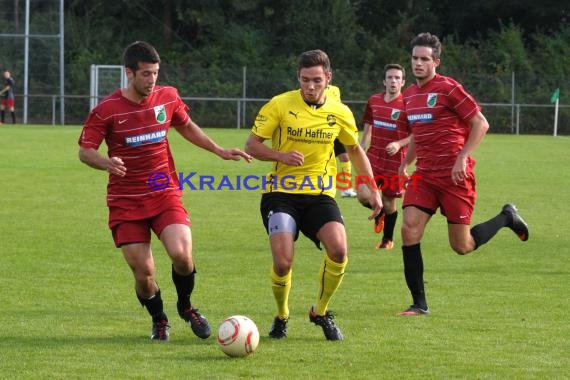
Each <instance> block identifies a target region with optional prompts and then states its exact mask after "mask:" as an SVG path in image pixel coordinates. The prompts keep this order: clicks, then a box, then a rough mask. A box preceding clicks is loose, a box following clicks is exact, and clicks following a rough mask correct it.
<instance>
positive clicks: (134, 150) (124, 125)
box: [79, 41, 251, 341]
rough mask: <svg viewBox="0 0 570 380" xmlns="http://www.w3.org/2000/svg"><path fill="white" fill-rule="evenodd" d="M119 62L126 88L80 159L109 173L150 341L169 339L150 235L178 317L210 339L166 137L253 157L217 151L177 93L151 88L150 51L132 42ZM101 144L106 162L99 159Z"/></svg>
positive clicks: (87, 139)
mask: <svg viewBox="0 0 570 380" xmlns="http://www.w3.org/2000/svg"><path fill="white" fill-rule="evenodd" d="M123 60H124V65H125V68H126V74H127V77H128V80H129V85H128V87H127V88H125V89H119V90H117V91H115V92H114V93H113V94H111V95H109V96H108V97H107V98H105V99H104V100H102V101H101V102H100V103H99V104H98V105H97V106H96V107H95V108H94V109H93V110H92V111H91V113H90V114H89V116H88V118H87V121H86V122H85V125H84V127H83V131H82V132H81V137H80V138H79V146H80V147H79V159H80V160H81V161H82V162H84V163H85V164H87V165H89V166H91V167H93V168H95V169H99V170H106V171H108V172H109V183H108V186H107V206H108V207H109V227H110V229H111V231H112V235H113V239H114V241H115V245H116V246H117V247H120V248H121V250H122V252H123V256H124V258H125V260H126V262H127V264H128V265H129V267H130V268H131V270H132V271H133V275H134V278H135V291H136V295H137V297H138V299H139V301H140V303H141V304H142V305H143V306H144V307H146V309H147V310H148V312H149V314H150V315H151V316H152V323H153V324H152V334H151V339H154V340H162V341H167V340H168V338H169V332H168V329H169V325H168V317H167V316H166V314H165V313H164V310H163V302H162V297H161V294H160V289H159V287H158V284H157V283H156V279H155V265H154V259H153V255H152V251H151V247H150V240H151V230H152V231H153V232H154V233H155V234H156V235H157V236H158V237H159V239H160V240H161V241H162V243H163V245H164V247H165V248H166V252H167V253H168V255H169V256H170V259H171V261H172V280H173V282H174V285H175V287H176V292H177V295H178V302H177V310H178V313H179V315H180V317H181V318H182V319H184V320H185V321H187V322H188V323H189V325H190V327H191V328H192V331H193V332H194V333H195V334H196V335H197V336H199V337H200V338H202V339H206V338H208V337H209V336H210V333H211V331H210V326H209V324H208V321H207V320H206V318H204V316H202V315H201V314H200V313H199V312H198V310H197V309H196V308H195V307H193V305H192V303H191V302H190V295H191V294H192V291H193V289H194V275H195V273H196V269H195V266H194V260H193V258H192V237H191V233H190V224H191V223H190V219H189V216H188V213H187V212H186V210H185V208H184V206H183V204H182V199H181V197H182V191H181V190H180V189H179V183H178V177H177V172H176V168H175V167H174V160H173V158H172V155H171V153H170V149H169V145H168V139H167V134H168V130H169V128H170V126H173V127H174V128H175V129H176V130H177V131H178V133H180V134H181V135H182V136H183V137H184V138H185V139H186V140H188V141H189V142H191V143H193V144H195V145H197V146H199V147H200V148H203V149H205V150H207V151H210V152H212V153H214V154H216V155H218V156H219V157H221V158H223V159H225V160H236V161H237V160H239V159H240V158H242V157H243V158H244V159H245V160H246V161H248V162H249V161H251V156H250V155H248V154H247V153H244V152H243V151H241V150H240V149H237V148H233V149H224V148H222V147H220V146H219V145H217V144H216V143H215V142H214V141H213V140H211V139H210V138H209V137H208V136H207V135H206V134H205V133H204V132H203V131H202V130H201V129H200V127H199V126H198V125H197V124H196V123H194V122H193V121H192V120H191V119H190V116H189V115H188V106H187V105H186V104H184V102H183V101H182V99H180V96H179V94H178V91H177V90H176V89H175V88H174V87H169V86H157V85H156V80H157V77H158V71H159V64H160V57H159V55H158V53H157V51H156V50H155V49H154V47H152V46H151V45H149V44H148V43H146V42H142V41H137V42H134V43H132V44H131V45H129V46H128V47H127V48H126V49H125V52H124V55H123ZM103 140H104V141H105V142H106V144H107V147H108V154H107V157H105V156H103V155H101V154H100V153H99V152H98V149H99V146H100V145H101V143H102V142H103Z"/></svg>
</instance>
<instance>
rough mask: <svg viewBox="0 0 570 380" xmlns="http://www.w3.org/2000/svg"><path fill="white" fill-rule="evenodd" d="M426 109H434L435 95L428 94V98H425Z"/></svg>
mask: <svg viewBox="0 0 570 380" xmlns="http://www.w3.org/2000/svg"><path fill="white" fill-rule="evenodd" d="M426 104H427V106H428V107H430V108H431V107H435V105H436V104H437V94H435V93H433V92H432V93H429V94H428V97H427V102H426Z"/></svg>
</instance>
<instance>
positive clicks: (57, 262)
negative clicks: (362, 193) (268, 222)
mask: <svg viewBox="0 0 570 380" xmlns="http://www.w3.org/2000/svg"><path fill="white" fill-rule="evenodd" d="M79 131H80V129H79V127H49V126H18V127H13V126H10V125H4V126H1V127H0V139H1V141H2V148H1V149H0V162H1V165H0V174H1V177H0V178H2V180H3V186H2V187H1V190H0V200H1V201H0V202H1V208H0V225H1V228H0V247H1V249H0V268H1V276H0V288H1V291H0V294H1V302H0V305H1V310H0V324H1V325H2V329H1V332H0V377H1V378H3V379H12V378H14V379H44V378H50V379H51V378H56V379H73V378H77V379H85V378H88V379H105V378H108V379H183V378H194V379H239V378H255V379H300V378H303V379H345V378H351V379H380V378H386V379H391V378H420V377H421V378H426V379H449V378H465V379H505V378H510V379H522V378H528V379H533V378H534V379H556V378H559V379H562V378H569V377H570V355H569V354H568V353H569V352H570V326H569V323H568V315H569V312H570V301H569V298H570V297H569V296H568V290H569V289H570V256H569V251H570V249H569V247H570V237H569V233H568V231H569V230H570V221H569V219H568V211H569V207H568V205H569V204H570V191H569V190H568V189H569V188H570V175H568V168H569V167H570V154H569V152H570V140H569V139H568V138H567V137H558V138H553V137H549V136H505V135H489V136H487V138H486V140H485V141H484V142H483V144H482V145H481V147H480V148H479V149H478V151H477V153H476V158H477V159H478V164H477V167H476V170H477V175H478V180H479V183H478V194H479V198H478V202H477V207H476V212H475V215H474V223H478V222H481V221H484V220H486V219H487V218H489V217H491V216H494V215H495V214H496V213H497V212H498V210H500V208H501V206H502V205H503V204H504V203H506V202H513V203H515V204H517V206H518V207H519V209H520V211H521V214H522V215H523V216H524V217H525V219H526V220H527V222H528V223H529V225H530V228H531V233H530V240H529V241H528V242H526V243H521V242H520V241H519V240H518V239H517V238H516V237H515V235H514V234H513V233H512V232H511V231H509V230H503V231H500V232H499V234H498V235H497V236H496V237H495V239H494V240H492V241H491V242H490V243H489V244H487V245H485V246H483V247H481V248H480V249H479V250H477V251H476V252H474V253H473V254H471V255H468V256H465V257H461V256H457V255H456V254H455V253H453V251H452V250H451V249H450V248H449V245H448V241H447V230H446V223H445V220H444V219H443V217H441V216H440V215H436V216H435V217H434V218H433V219H432V222H431V223H430V225H429V226H428V229H427V232H426V236H425V238H424V241H423V243H422V247H423V252H424V262H425V267H426V273H425V278H426V282H427V284H426V291H427V295H428V300H429V302H430V307H431V310H432V314H431V315H429V316H427V317H408V318H406V317H397V316H396V313H397V312H399V311H401V310H402V309H403V308H405V307H407V306H408V305H409V303H410V297H409V294H408V290H407V288H406V285H405V281H404V278H403V273H402V259H401V250H400V243H399V238H398V239H397V242H396V248H395V249H394V250H392V251H387V252H386V251H383V252H379V251H376V250H374V249H373V247H374V245H375V244H376V242H377V236H375V234H374V233H373V232H372V227H371V222H369V221H368V220H367V216H368V214H369V211H368V210H367V209H364V208H362V207H360V206H359V205H358V203H357V201H356V200H354V199H340V198H339V199H338V201H339V204H340V207H341V209H342V211H343V215H344V217H345V221H346V228H347V231H348V236H349V246H350V252H349V257H350V263H349V266H348V269H347V273H346V276H345V278H344V282H343V283H342V285H341V287H340V289H339V291H338V292H337V294H336V295H335V298H334V299H333V301H332V304H331V309H332V310H333V311H335V313H336V321H337V322H338V325H339V326H340V327H341V329H342V331H343V333H344V335H345V340H344V341H343V342H327V341H325V339H324V337H323V335H322V331H321V330H320V328H318V327H316V326H314V325H312V324H310V323H309V322H308V317H307V310H308V308H309V306H310V305H311V304H312V303H313V302H314V298H315V293H316V287H317V284H316V274H317V270H318V266H319V264H320V261H321V258H322V253H321V252H319V251H318V250H316V249H315V248H314V246H313V245H312V243H311V242H310V241H308V240H307V239H306V238H304V237H301V238H300V239H299V241H298V242H297V246H296V247H297V249H296V253H297V255H296V258H295V264H294V269H293V276H294V277H293V289H292V292H291V305H290V306H291V320H290V325H289V337H288V339H286V340H283V341H270V340H269V339H268V338H267V332H268V329H269V326H270V323H271V320H272V318H273V316H274V313H275V305H274V301H273V297H272V294H271V289H270V284H269V268H270V264H271V259H270V254H269V250H268V243H267V237H266V234H265V232H264V230H263V226H262V223H261V219H260V216H259V211H258V205H259V197H260V195H259V193H258V192H257V191H230V190H223V191H189V190H187V191H186V192H185V198H184V201H185V204H186V206H187V207H188V209H189V211H190V212H191V215H192V219H193V229H192V233H193V239H194V255H195V259H196V263H197V269H198V280H197V281H198V283H197V287H196V290H195V293H194V297H193V302H194V303H195V305H196V306H197V307H198V308H200V310H201V311H202V312H203V313H204V314H205V315H206V316H207V317H208V319H209V321H210V323H211V325H212V327H213V330H214V331H215V330H217V326H218V324H219V323H220V322H221V321H222V320H223V319H224V318H225V317H227V316H229V315H232V314H244V315H247V316H249V317H250V318H252V319H253V320H254V321H255V322H256V323H257V326H258V327H259V330H260V334H261V340H260V343H259V347H258V349H257V351H256V352H255V354H253V355H252V356H250V357H247V358H244V359H230V358H228V357H226V356H225V355H224V354H223V353H222V352H221V351H220V349H219V348H218V346H217V343H216V341H215V339H214V338H213V337H211V338H210V339H207V340H205V341H203V340H200V339H198V338H197V337H195V336H194V335H193V334H192V332H191V331H190V329H189V328H188V327H187V326H185V325H184V322H183V321H182V320H180V319H178V318H177V316H176V309H175V290H174V287H173V285H172V283H171V280H170V264H169V261H168V259H167V256H166V254H165V252H164V250H163V248H162V247H161V246H160V244H159V242H158V241H157V240H156V239H154V241H153V249H154V252H155V259H156V264H157V267H158V281H159V284H160V285H161V288H162V292H163V298H164V300H165V308H166V312H167V314H168V315H169V316H170V319H171V326H172V328H171V342H170V343H169V344H157V343H154V342H151V341H150V340H149V339H148V336H149V333H150V319H149V317H148V315H147V314H146V311H144V310H143V309H142V308H141V307H140V304H139V303H138V301H137V300H136V298H135V296H134V290H133V280H132V275H131V273H130V270H129V269H128V268H127V266H126V264H125V263H124V260H123V258H122V256H121V254H120V251H119V250H117V249H115V248H114V246H113V243H112V239H111V235H110V232H109V230H108V228H107V208H106V206H105V186H106V173H105V172H100V171H95V170H93V169H90V168H88V167H87V166H85V165H83V164H81V163H80V162H79V161H78V159H77V138H78V135H79ZM206 131H207V133H209V134H210V135H211V136H212V137H213V138H214V139H216V140H217V141H219V142H220V143H221V144H222V145H225V146H239V147H242V146H243V144H244V141H245V139H246V137H247V134H248V131H246V130H230V129H228V130H219V129H207V130H206ZM170 136H171V143H172V146H173V154H174V156H175V159H176V160H177V169H178V170H179V171H183V172H186V173H188V172H192V171H195V172H198V173H199V174H204V175H214V176H216V177H219V176H222V175H228V176H229V177H232V178H235V176H236V175H238V174H241V175H247V174H255V175H261V174H262V173H265V172H266V171H267V170H268V166H269V163H263V162H254V163H252V164H246V163H245V162H238V163H234V162H226V161H222V160H219V159H217V158H216V157H214V156H212V155H211V154H208V153H206V152H204V151H201V150H199V149H198V148H196V147H194V146H191V145H189V144H186V143H185V142H184V141H183V140H182V139H181V138H180V137H179V136H178V135H177V134H176V133H175V132H173V133H171V135H170ZM400 222H401V218H400V219H399V220H398V224H397V229H399V226H400Z"/></svg>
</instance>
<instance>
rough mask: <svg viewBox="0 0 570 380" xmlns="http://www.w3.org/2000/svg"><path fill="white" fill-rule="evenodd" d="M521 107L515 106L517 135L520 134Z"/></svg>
mask: <svg viewBox="0 0 570 380" xmlns="http://www.w3.org/2000/svg"><path fill="white" fill-rule="evenodd" d="M520 119H521V105H520V104H517V128H516V129H517V135H518V134H519V132H520Z"/></svg>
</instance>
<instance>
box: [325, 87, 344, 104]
mask: <svg viewBox="0 0 570 380" xmlns="http://www.w3.org/2000/svg"><path fill="white" fill-rule="evenodd" d="M325 94H326V95H327V97H330V96H332V97H333V98H335V99H336V100H338V101H339V102H341V101H342V100H341V99H340V88H338V87H337V86H335V85H332V84H329V85H328V86H327V88H326V90H325Z"/></svg>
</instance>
